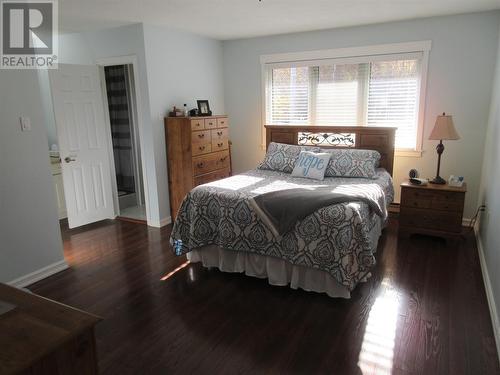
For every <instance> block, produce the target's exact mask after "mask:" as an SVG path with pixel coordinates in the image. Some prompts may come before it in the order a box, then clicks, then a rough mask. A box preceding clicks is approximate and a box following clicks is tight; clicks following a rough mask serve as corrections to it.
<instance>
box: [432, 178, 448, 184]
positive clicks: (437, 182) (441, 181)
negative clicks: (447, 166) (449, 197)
mask: <svg viewBox="0 0 500 375" xmlns="http://www.w3.org/2000/svg"><path fill="white" fill-rule="evenodd" d="M429 182H430V183H431V184H436V185H445V184H446V180H445V179H444V178H442V177H440V176H436V177H435V178H434V180H430V181H429Z"/></svg>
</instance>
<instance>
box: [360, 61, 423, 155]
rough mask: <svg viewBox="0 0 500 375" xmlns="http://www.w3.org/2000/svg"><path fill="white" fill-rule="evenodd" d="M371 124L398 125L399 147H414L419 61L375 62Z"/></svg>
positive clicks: (370, 110)
mask: <svg viewBox="0 0 500 375" xmlns="http://www.w3.org/2000/svg"><path fill="white" fill-rule="evenodd" d="M370 65H371V68H370V83H369V89H368V111H367V113H368V116H367V125H368V126H397V127H398V130H397V131H396V147H397V148H404V149H414V148H415V146H416V140H417V117H418V105H417V104H418V94H419V70H420V69H419V64H418V60H399V61H383V62H374V63H371V64H370Z"/></svg>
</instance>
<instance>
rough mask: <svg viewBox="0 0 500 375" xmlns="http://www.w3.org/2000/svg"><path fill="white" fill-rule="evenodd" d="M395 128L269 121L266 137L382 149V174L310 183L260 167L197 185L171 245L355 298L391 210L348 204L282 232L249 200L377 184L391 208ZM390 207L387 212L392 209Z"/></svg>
mask: <svg viewBox="0 0 500 375" xmlns="http://www.w3.org/2000/svg"><path fill="white" fill-rule="evenodd" d="M394 134H395V129H394V128H389V127H384V128H382V127H380V128H368V127H325V126H321V127H316V126H307V127H299V126H272V125H271V126H267V127H266V142H267V144H268V145H269V144H270V142H278V143H285V144H289V145H302V146H315V147H318V146H319V147H321V148H353V149H367V150H376V151H378V153H380V155H381V159H380V163H379V168H377V170H376V176H374V178H372V179H366V178H356V177H325V179H324V180H322V181H319V180H311V179H305V178H297V177H292V176H291V175H290V174H289V173H285V172H278V171H274V170H261V169H255V170H251V171H248V172H245V173H242V174H238V175H235V176H232V177H229V178H225V179H222V180H219V181H215V182H211V183H208V184H204V185H200V186H197V187H195V188H194V189H193V190H191V192H189V193H188V194H187V196H186V198H185V199H184V201H183V203H182V205H181V208H180V209H179V212H178V215H177V218H176V221H175V223H174V226H173V229H172V234H171V243H172V244H173V247H174V250H175V252H176V254H177V255H182V254H186V256H187V258H188V260H190V261H191V262H201V263H202V264H203V266H205V267H216V268H218V269H220V270H221V271H224V272H242V273H245V274H246V275H248V276H253V277H259V278H267V279H268V282H269V283H270V284H272V285H281V286H284V285H290V287H292V288H294V289H297V288H301V289H304V290H307V291H315V292H323V293H326V294H328V295H329V296H330V297H343V298H350V295H351V292H352V290H354V288H355V287H356V285H357V284H359V283H360V282H363V281H366V280H367V279H368V278H369V277H370V270H371V269H372V268H373V266H374V265H375V263H376V260H375V253H376V249H377V243H378V239H379V237H380V235H381V231H382V229H383V228H384V226H385V222H386V215H384V216H381V215H377V214H376V213H375V212H373V210H372V209H371V208H370V207H369V205H368V204H366V203H364V202H361V201H349V202H342V203H336V204H331V205H328V206H325V207H321V208H319V209H317V210H316V211H314V212H313V213H311V214H310V215H308V216H306V217H305V218H303V219H302V220H299V221H298V222H296V223H295V224H294V226H293V228H292V229H291V230H289V231H287V232H286V233H282V234H276V233H274V232H273V231H272V230H270V228H269V226H268V225H266V223H265V222H264V221H263V220H262V218H261V217H260V216H259V215H257V214H256V212H255V210H254V208H253V207H252V205H251V204H250V201H251V200H252V199H253V198H254V197H256V196H260V195H262V194H265V193H268V192H276V191H284V190H287V189H297V188H300V189H306V190H315V189H320V188H325V187H326V188H328V189H330V188H332V189H346V188H347V189H351V188H352V189H361V190H363V189H370V188H371V189H374V190H376V191H377V192H379V193H378V197H377V199H378V200H379V201H380V202H382V204H383V205H384V209H386V208H387V206H388V205H389V204H390V203H391V202H392V200H393V197H394V190H393V185H392V178H391V176H392V168H393V158H394ZM385 212H386V211H385Z"/></svg>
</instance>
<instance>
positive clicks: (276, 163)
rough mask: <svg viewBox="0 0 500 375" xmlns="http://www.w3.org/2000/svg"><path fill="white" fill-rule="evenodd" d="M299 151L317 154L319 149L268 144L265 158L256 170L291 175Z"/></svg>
mask: <svg viewBox="0 0 500 375" xmlns="http://www.w3.org/2000/svg"><path fill="white" fill-rule="evenodd" d="M301 151H313V152H319V151H320V148H319V147H311V146H296V145H287V144H285V143H275V142H271V143H269V146H268V147H267V152H266V156H265V157H264V160H263V161H262V163H260V164H259V166H258V167H257V168H258V169H267V170H271V171H278V172H285V173H292V171H293V168H294V167H295V162H296V161H297V158H298V157H299V154H300V152H301Z"/></svg>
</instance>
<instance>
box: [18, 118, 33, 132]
mask: <svg viewBox="0 0 500 375" xmlns="http://www.w3.org/2000/svg"><path fill="white" fill-rule="evenodd" d="M19 121H20V123H21V130H22V131H23V132H27V131H30V130H31V119H30V118H29V117H26V116H21V117H19Z"/></svg>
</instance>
